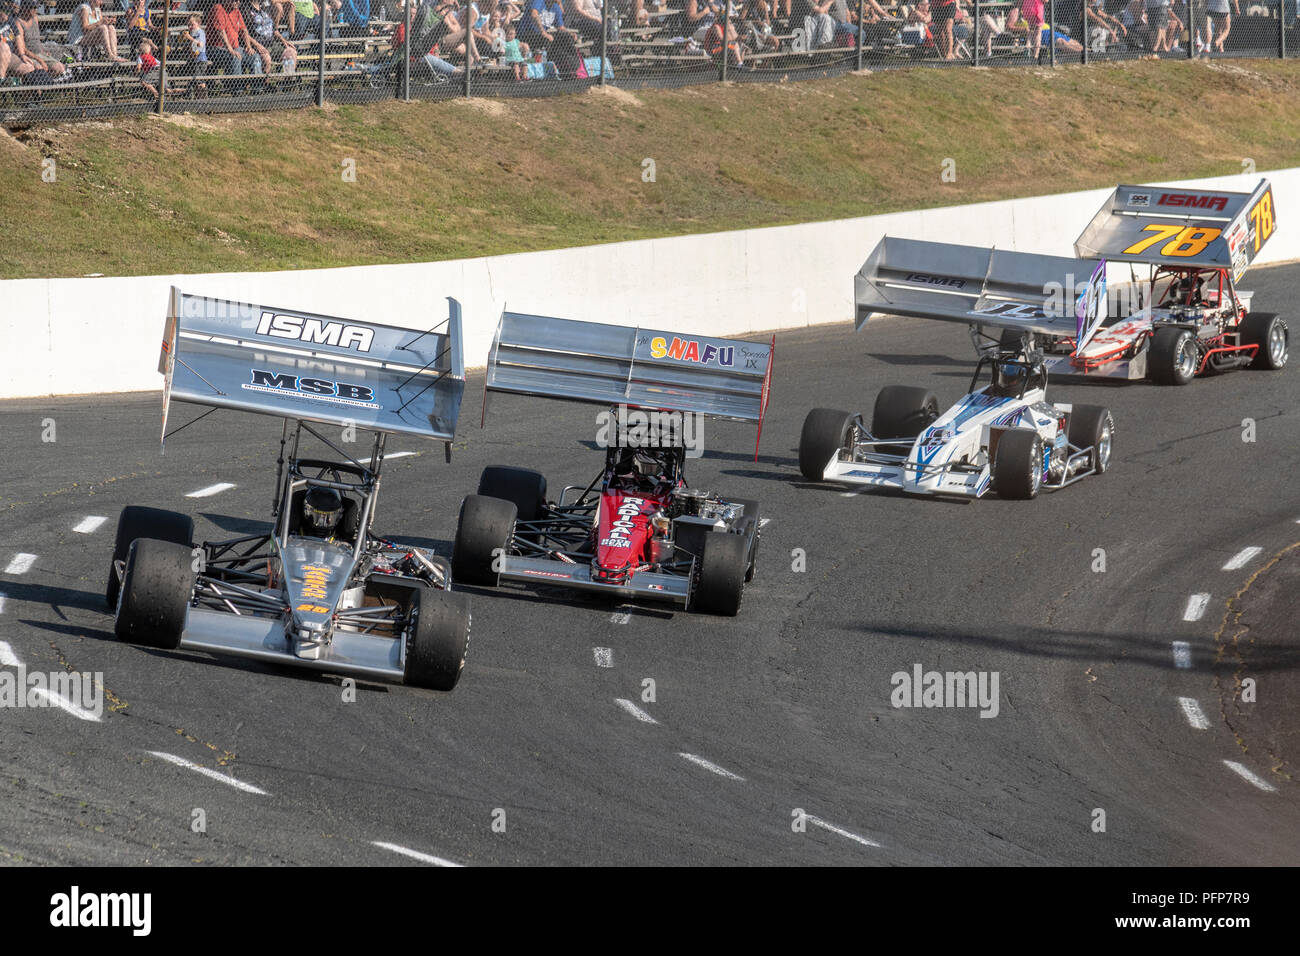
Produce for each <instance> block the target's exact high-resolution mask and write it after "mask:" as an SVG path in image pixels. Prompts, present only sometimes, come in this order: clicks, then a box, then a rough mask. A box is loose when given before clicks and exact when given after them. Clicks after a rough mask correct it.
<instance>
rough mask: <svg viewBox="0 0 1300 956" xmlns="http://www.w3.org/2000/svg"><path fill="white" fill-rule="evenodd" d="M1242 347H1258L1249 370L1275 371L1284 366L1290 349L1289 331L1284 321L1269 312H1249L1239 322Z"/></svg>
mask: <svg viewBox="0 0 1300 956" xmlns="http://www.w3.org/2000/svg"><path fill="white" fill-rule="evenodd" d="M1241 342H1242V344H1243V345H1258V346H1259V349H1258V350H1257V351H1256V352H1255V358H1254V359H1253V360H1252V361H1251V363H1250V367H1251V368H1262V369H1268V370H1276V369H1279V368H1282V367H1283V366H1284V365H1286V360H1287V358H1288V357H1289V353H1290V347H1291V330H1290V329H1288V328H1287V324H1286V319H1284V318H1282V316H1280V315H1273V314H1271V313H1269V312H1251V313H1250V314H1249V315H1247V316H1246V317H1245V318H1244V319H1242V320H1241Z"/></svg>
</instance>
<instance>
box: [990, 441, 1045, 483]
mask: <svg viewBox="0 0 1300 956" xmlns="http://www.w3.org/2000/svg"><path fill="white" fill-rule="evenodd" d="M1042 484H1043V439H1042V437H1041V436H1040V435H1039V434H1038V432H1036V431H1034V430H1033V429H1032V428H1012V429H1010V430H1008V431H1005V432H1003V433H1002V437H1001V438H999V439H998V447H997V453H996V455H995V457H994V460H993V486H994V487H995V488H996V489H997V492H998V494H999V495H1000V496H1001V497H1003V498H1020V499H1028V498H1033V497H1036V496H1037V495H1038V489H1039V488H1041V487H1042Z"/></svg>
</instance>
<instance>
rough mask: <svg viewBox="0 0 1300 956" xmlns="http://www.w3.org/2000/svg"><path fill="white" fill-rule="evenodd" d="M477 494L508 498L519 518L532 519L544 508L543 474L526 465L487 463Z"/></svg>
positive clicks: (544, 478) (544, 480) (539, 515)
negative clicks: (514, 465)
mask: <svg viewBox="0 0 1300 956" xmlns="http://www.w3.org/2000/svg"><path fill="white" fill-rule="evenodd" d="M478 494H480V495H482V496H484V497H485V498H500V499H501V500H502V501H509V502H510V503H511V504H513V505H514V506H515V509H516V512H517V514H518V518H517V520H519V521H536V520H537V519H538V518H540V517H541V516H542V515H543V514H544V513H545V509H546V476H545V475H543V474H542V473H541V472H538V471H533V470H532V469H530V468H512V467H510V466H508V465H489V466H488V467H487V468H484V469H483V474H482V475H481V476H479V480H478Z"/></svg>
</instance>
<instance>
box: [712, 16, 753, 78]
mask: <svg viewBox="0 0 1300 956" xmlns="http://www.w3.org/2000/svg"><path fill="white" fill-rule="evenodd" d="M724 31H725V33H726V38H727V39H726V50H727V64H728V66H733V67H737V68H739V69H745V68H746V67H745V58H744V55H743V54H742V53H741V51H740V36H739V34H738V33H737V32H736V25H735V24H734V23H724V21H723V20H715V21H714V23H713V25H712V26H711V27H709V29H708V30H707V31H705V34H704V52H705V53H707V54H708V55H709V56H711V57H713V58H714V59H715V60H718V61H721V59H722V50H723V39H722V37H723V33H724Z"/></svg>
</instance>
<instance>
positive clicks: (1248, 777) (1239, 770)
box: [1223, 760, 1277, 793]
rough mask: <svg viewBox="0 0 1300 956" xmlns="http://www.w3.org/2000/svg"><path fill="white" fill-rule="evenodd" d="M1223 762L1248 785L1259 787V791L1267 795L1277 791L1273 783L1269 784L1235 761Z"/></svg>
mask: <svg viewBox="0 0 1300 956" xmlns="http://www.w3.org/2000/svg"><path fill="white" fill-rule="evenodd" d="M1223 762H1224V763H1225V764H1227V767H1228V769H1229V770H1231V771H1232V772H1233V773H1235V774H1236V775H1237V776H1239V777H1241V779H1242V780H1245V781H1246V782H1247V783H1251V784H1254V785H1255V786H1257V787H1259V789H1261V790H1263V791H1265V792H1266V793H1275V792H1276V791H1277V787H1275V786H1273V785H1272V784H1271V783H1269V782H1268V781H1267V780H1265V779H1263V778H1262V777H1259V776H1258V775H1256V774H1255V772H1254V771H1253V770H1251V769H1249V768H1248V767H1246V766H1244V765H1243V764H1239V763H1237V761H1235V760H1225V761H1223Z"/></svg>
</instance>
